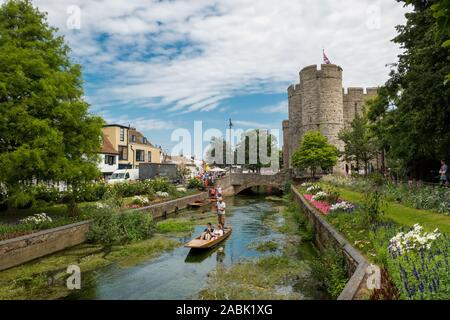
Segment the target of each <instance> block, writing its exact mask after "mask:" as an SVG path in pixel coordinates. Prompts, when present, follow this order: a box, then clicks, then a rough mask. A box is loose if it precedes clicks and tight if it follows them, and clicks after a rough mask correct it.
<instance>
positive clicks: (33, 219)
mask: <svg viewBox="0 0 450 320" xmlns="http://www.w3.org/2000/svg"><path fill="white" fill-rule="evenodd" d="M52 221H53V220H52V218H50V217H49V216H48V215H47V214H46V213H36V214H35V215H32V216H29V217H26V218H25V219H22V220H20V222H21V223H24V224H27V223H30V224H36V225H38V224H41V223H44V222H52Z"/></svg>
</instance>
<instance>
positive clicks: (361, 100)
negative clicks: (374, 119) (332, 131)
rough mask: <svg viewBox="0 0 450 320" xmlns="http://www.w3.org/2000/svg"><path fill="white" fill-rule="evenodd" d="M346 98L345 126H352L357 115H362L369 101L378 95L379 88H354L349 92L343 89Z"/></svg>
mask: <svg viewBox="0 0 450 320" xmlns="http://www.w3.org/2000/svg"><path fill="white" fill-rule="evenodd" d="M342 92H343V98H344V122H345V126H346V127H348V126H350V124H351V122H352V121H353V119H355V117H356V115H357V114H359V115H360V114H361V113H362V112H363V110H364V106H365V104H366V102H367V101H368V100H369V99H372V98H374V97H375V96H376V95H377V92H378V88H367V89H365V88H362V87H357V88H355V87H352V88H348V89H347V90H345V89H342Z"/></svg>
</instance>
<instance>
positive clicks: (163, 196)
mask: <svg viewBox="0 0 450 320" xmlns="http://www.w3.org/2000/svg"><path fill="white" fill-rule="evenodd" d="M156 196H158V197H160V198H168V197H170V195H169V194H168V193H167V192H161V191H158V192H157V193H156Z"/></svg>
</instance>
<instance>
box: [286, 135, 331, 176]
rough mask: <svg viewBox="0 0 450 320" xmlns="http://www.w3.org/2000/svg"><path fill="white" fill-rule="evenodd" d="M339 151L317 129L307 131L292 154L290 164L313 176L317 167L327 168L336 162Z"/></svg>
mask: <svg viewBox="0 0 450 320" xmlns="http://www.w3.org/2000/svg"><path fill="white" fill-rule="evenodd" d="M338 155H339V152H338V150H337V148H336V147H335V146H333V145H331V144H329V143H328V140H327V138H326V137H325V136H323V135H322V134H321V133H320V132H318V131H310V132H307V133H306V134H305V135H304V137H303V139H302V141H301V142H300V146H299V147H298V149H297V150H296V151H295V152H294V154H293V155H292V164H293V166H294V167H295V168H298V169H301V170H305V169H308V170H310V172H311V176H312V177H314V176H315V174H316V172H317V169H319V168H321V169H323V170H328V169H331V168H332V167H334V166H335V165H336V164H337V160H338Z"/></svg>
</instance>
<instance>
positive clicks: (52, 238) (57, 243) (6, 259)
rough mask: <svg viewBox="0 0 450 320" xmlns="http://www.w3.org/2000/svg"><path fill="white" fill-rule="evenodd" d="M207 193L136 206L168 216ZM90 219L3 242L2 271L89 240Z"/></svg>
mask: <svg viewBox="0 0 450 320" xmlns="http://www.w3.org/2000/svg"><path fill="white" fill-rule="evenodd" d="M207 198H208V193H207V192H202V193H199V194H195V195H192V196H188V197H184V198H179V199H175V200H170V201H166V202H162V203H157V204H154V205H151V206H148V207H143V208H138V209H134V210H135V211H140V212H143V213H144V214H151V215H152V216H153V218H155V219H158V218H165V217H167V215H168V214H171V213H174V212H177V211H179V210H182V209H185V208H187V207H188V205H189V204H190V203H192V202H196V201H204V200H206V199H207ZM90 225H91V221H82V222H78V223H74V224H70V225H66V226H62V227H58V228H53V229H48V230H43V231H39V232H35V233H32V234H29V235H25V236H21V237H17V238H12V239H8V240H3V241H0V271H2V270H5V269H8V268H12V267H15V266H18V265H21V264H23V263H26V262H29V261H32V260H35V259H38V258H41V257H44V256H46V255H49V254H52V253H55V252H58V251H62V250H64V249H68V248H70V247H74V246H77V245H79V244H82V243H84V242H86V240H87V234H88V232H89V228H90Z"/></svg>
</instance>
